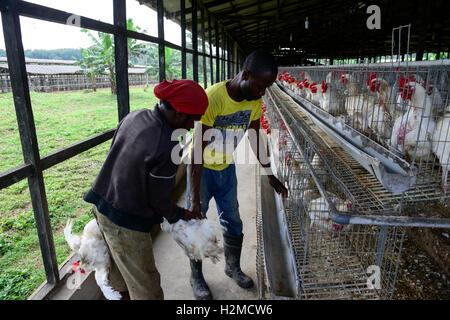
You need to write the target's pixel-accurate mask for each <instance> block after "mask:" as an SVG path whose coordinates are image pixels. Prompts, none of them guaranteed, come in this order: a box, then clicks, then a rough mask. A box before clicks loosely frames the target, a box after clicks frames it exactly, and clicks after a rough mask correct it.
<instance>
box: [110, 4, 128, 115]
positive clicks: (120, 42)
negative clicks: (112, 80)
mask: <svg viewBox="0 0 450 320" xmlns="http://www.w3.org/2000/svg"><path fill="white" fill-rule="evenodd" d="M113 5H114V24H115V25H116V26H118V27H119V28H123V29H124V30H126V28H127V16H126V4H125V0H114V2H113ZM114 56H115V63H116V86H117V88H116V89H117V109H118V113H119V122H120V121H121V120H122V119H123V118H124V117H125V116H126V115H127V114H128V113H130V92H129V84H128V40H127V37H126V36H125V35H114Z"/></svg>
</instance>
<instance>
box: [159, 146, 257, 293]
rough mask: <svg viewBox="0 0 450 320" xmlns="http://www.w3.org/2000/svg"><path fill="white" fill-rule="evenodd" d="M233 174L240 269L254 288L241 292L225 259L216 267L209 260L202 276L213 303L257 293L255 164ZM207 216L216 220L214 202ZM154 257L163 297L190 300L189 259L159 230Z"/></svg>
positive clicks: (179, 203) (183, 201)
mask: <svg viewBox="0 0 450 320" xmlns="http://www.w3.org/2000/svg"><path fill="white" fill-rule="evenodd" d="M250 154H251V155H250V158H252V157H254V156H253V154H252V153H251V152H250ZM252 161H254V158H253V160H252ZM253 163H254V162H253ZM236 173H237V178H238V201H239V210H240V215H241V219H242V222H243V225H244V231H243V233H244V246H243V249H242V255H241V268H242V270H243V271H244V272H245V273H246V274H247V275H249V276H250V277H251V278H252V279H253V281H254V283H255V287H254V288H252V289H250V290H246V289H242V288H240V287H239V286H238V285H237V284H236V283H235V282H234V280H232V279H231V278H229V277H228V276H226V275H225V273H224V266H225V261H224V259H225V258H224V257H222V259H221V260H220V261H219V262H218V263H217V264H213V263H212V262H211V260H209V259H208V260H206V261H204V262H203V275H204V277H205V280H206V282H207V283H208V286H209V288H210V289H211V292H212V294H213V298H214V300H227V299H229V300H254V299H257V298H258V296H257V290H256V283H257V279H256V223H255V219H256V197H255V165H254V164H236ZM184 185H185V182H184ZM178 205H180V206H183V207H184V205H185V193H184V194H183V195H182V196H181V197H180V199H179V202H178ZM207 217H208V219H218V217H217V209H216V204H215V201H214V200H211V203H210V207H209V210H208V212H207ZM154 254H155V260H156V265H157V268H158V270H159V272H160V274H161V286H162V288H163V290H164V298H165V299H166V300H193V299H194V295H193V293H192V288H191V286H190V284H189V276H190V267H189V259H188V258H187V256H186V255H185V253H184V251H182V249H181V248H180V247H179V246H178V244H177V243H176V242H175V241H174V240H173V239H172V238H171V236H170V235H169V234H167V233H165V232H163V231H160V233H159V234H158V236H157V237H156V239H155V240H154Z"/></svg>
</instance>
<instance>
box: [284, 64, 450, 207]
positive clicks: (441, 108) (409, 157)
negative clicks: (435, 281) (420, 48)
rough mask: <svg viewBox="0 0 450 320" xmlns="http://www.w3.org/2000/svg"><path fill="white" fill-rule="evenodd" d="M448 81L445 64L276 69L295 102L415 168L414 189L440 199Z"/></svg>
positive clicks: (448, 134)
mask: <svg viewBox="0 0 450 320" xmlns="http://www.w3.org/2000/svg"><path fill="white" fill-rule="evenodd" d="M449 76H450V61H448V60H446V61H443V62H440V63H409V64H399V65H398V66H397V67H394V66H393V65H392V64H381V65H380V64H375V65H350V66H327V67H298V68H281V69H280V74H279V76H278V80H279V81H278V83H279V84H280V85H281V86H282V87H283V88H284V89H285V90H287V91H288V92H289V93H291V94H292V96H294V97H296V99H298V100H299V101H300V102H304V101H308V102H310V103H311V104H312V105H313V106H314V108H315V110H313V111H314V112H316V113H320V112H322V114H323V112H325V113H327V114H328V116H329V117H328V119H333V121H338V122H342V123H344V124H345V125H347V126H349V127H351V128H353V129H355V130H356V131H358V132H359V133H360V134H362V135H364V136H365V137H367V138H368V139H370V141H372V142H373V143H375V144H376V145H378V146H381V147H382V148H385V149H386V150H389V152H391V153H392V154H393V155H396V156H398V157H400V158H401V159H404V160H405V161H406V162H407V163H409V164H410V165H411V168H414V169H415V174H414V175H415V184H414V185H415V188H420V189H422V190H423V188H424V187H425V188H426V189H430V192H431V195H430V197H431V198H433V199H443V198H449V193H448V191H449V190H448V185H449V181H448V170H449V169H450V98H449V91H450V90H449V88H450V83H449ZM431 189H432V190H431ZM435 189H436V190H435ZM437 189H440V190H437ZM412 190H414V187H413V188H411V190H410V191H412ZM418 199H421V198H420V197H419V198H418Z"/></svg>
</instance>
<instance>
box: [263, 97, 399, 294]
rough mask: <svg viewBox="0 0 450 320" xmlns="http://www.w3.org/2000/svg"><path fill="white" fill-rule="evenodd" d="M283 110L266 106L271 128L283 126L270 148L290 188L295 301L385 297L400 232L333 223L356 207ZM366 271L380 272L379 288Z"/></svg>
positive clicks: (287, 204)
mask: <svg viewBox="0 0 450 320" xmlns="http://www.w3.org/2000/svg"><path fill="white" fill-rule="evenodd" d="M283 107H284V108H282V107H281V106H280V108H278V107H277V106H276V105H275V103H274V101H270V99H268V100H267V101H266V102H265V109H266V110H267V112H266V113H265V116H266V118H267V119H268V121H269V122H270V124H271V127H272V128H283V129H281V130H280V131H281V133H280V134H279V135H278V139H279V140H278V143H273V142H272V143H271V144H270V146H271V147H272V148H274V147H276V148H277V150H278V157H279V161H278V165H277V170H276V171H277V173H278V176H279V178H280V179H281V181H283V182H284V183H285V184H286V186H287V187H288V189H289V195H290V196H289V198H288V199H286V200H285V201H284V211H283V212H284V214H285V215H286V217H285V221H286V222H287V223H288V226H287V229H288V230H289V239H290V241H291V245H290V246H292V248H293V252H292V254H293V255H294V256H293V259H292V260H293V261H295V265H296V268H295V270H296V272H297V273H296V277H297V280H298V281H297V282H296V283H297V284H298V290H297V291H298V293H297V297H296V298H298V299H389V298H390V297H391V296H392V294H393V291H394V288H395V278H396V267H397V265H398V258H399V255H400V252H401V242H402V241H403V236H404V230H402V228H396V227H378V226H371V225H352V224H340V223H336V222H335V221H333V219H332V213H337V212H339V213H342V214H346V215H351V214H352V207H353V206H354V205H355V203H354V202H353V201H350V197H347V196H346V194H347V192H345V190H343V189H342V186H341V185H340V184H339V182H338V181H337V180H336V179H334V178H333V177H334V174H333V173H331V172H330V168H329V166H328V165H327V159H326V158H325V157H326V156H327V152H328V150H322V149H323V147H322V145H321V144H320V143H319V141H318V140H315V136H314V134H312V132H309V131H308V130H309V128H307V127H306V124H305V123H304V122H303V121H302V120H301V119H298V118H295V117H293V116H292V117H291V114H290V112H289V111H287V109H289V108H288V107H286V106H283ZM281 109H283V110H281ZM273 133H274V130H272V131H271V134H270V135H269V136H270V137H271V139H273V138H275V137H276V135H274V134H273ZM273 154H274V153H273ZM272 160H274V159H273V157H272ZM370 268H377V270H379V273H380V283H379V285H378V286H375V287H374V286H370V285H369V284H368V274H367V272H368V271H367V270H368V269H370Z"/></svg>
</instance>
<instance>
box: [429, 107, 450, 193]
mask: <svg viewBox="0 0 450 320" xmlns="http://www.w3.org/2000/svg"><path fill="white" fill-rule="evenodd" d="M432 148H433V152H434V154H435V155H436V156H437V157H438V158H439V163H440V164H441V168H442V190H443V192H444V195H446V194H447V191H448V182H447V177H448V171H449V170H450V113H446V114H444V116H443V117H442V118H440V119H439V120H438V122H437V124H436V128H435V129H434V132H433V142H432Z"/></svg>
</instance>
